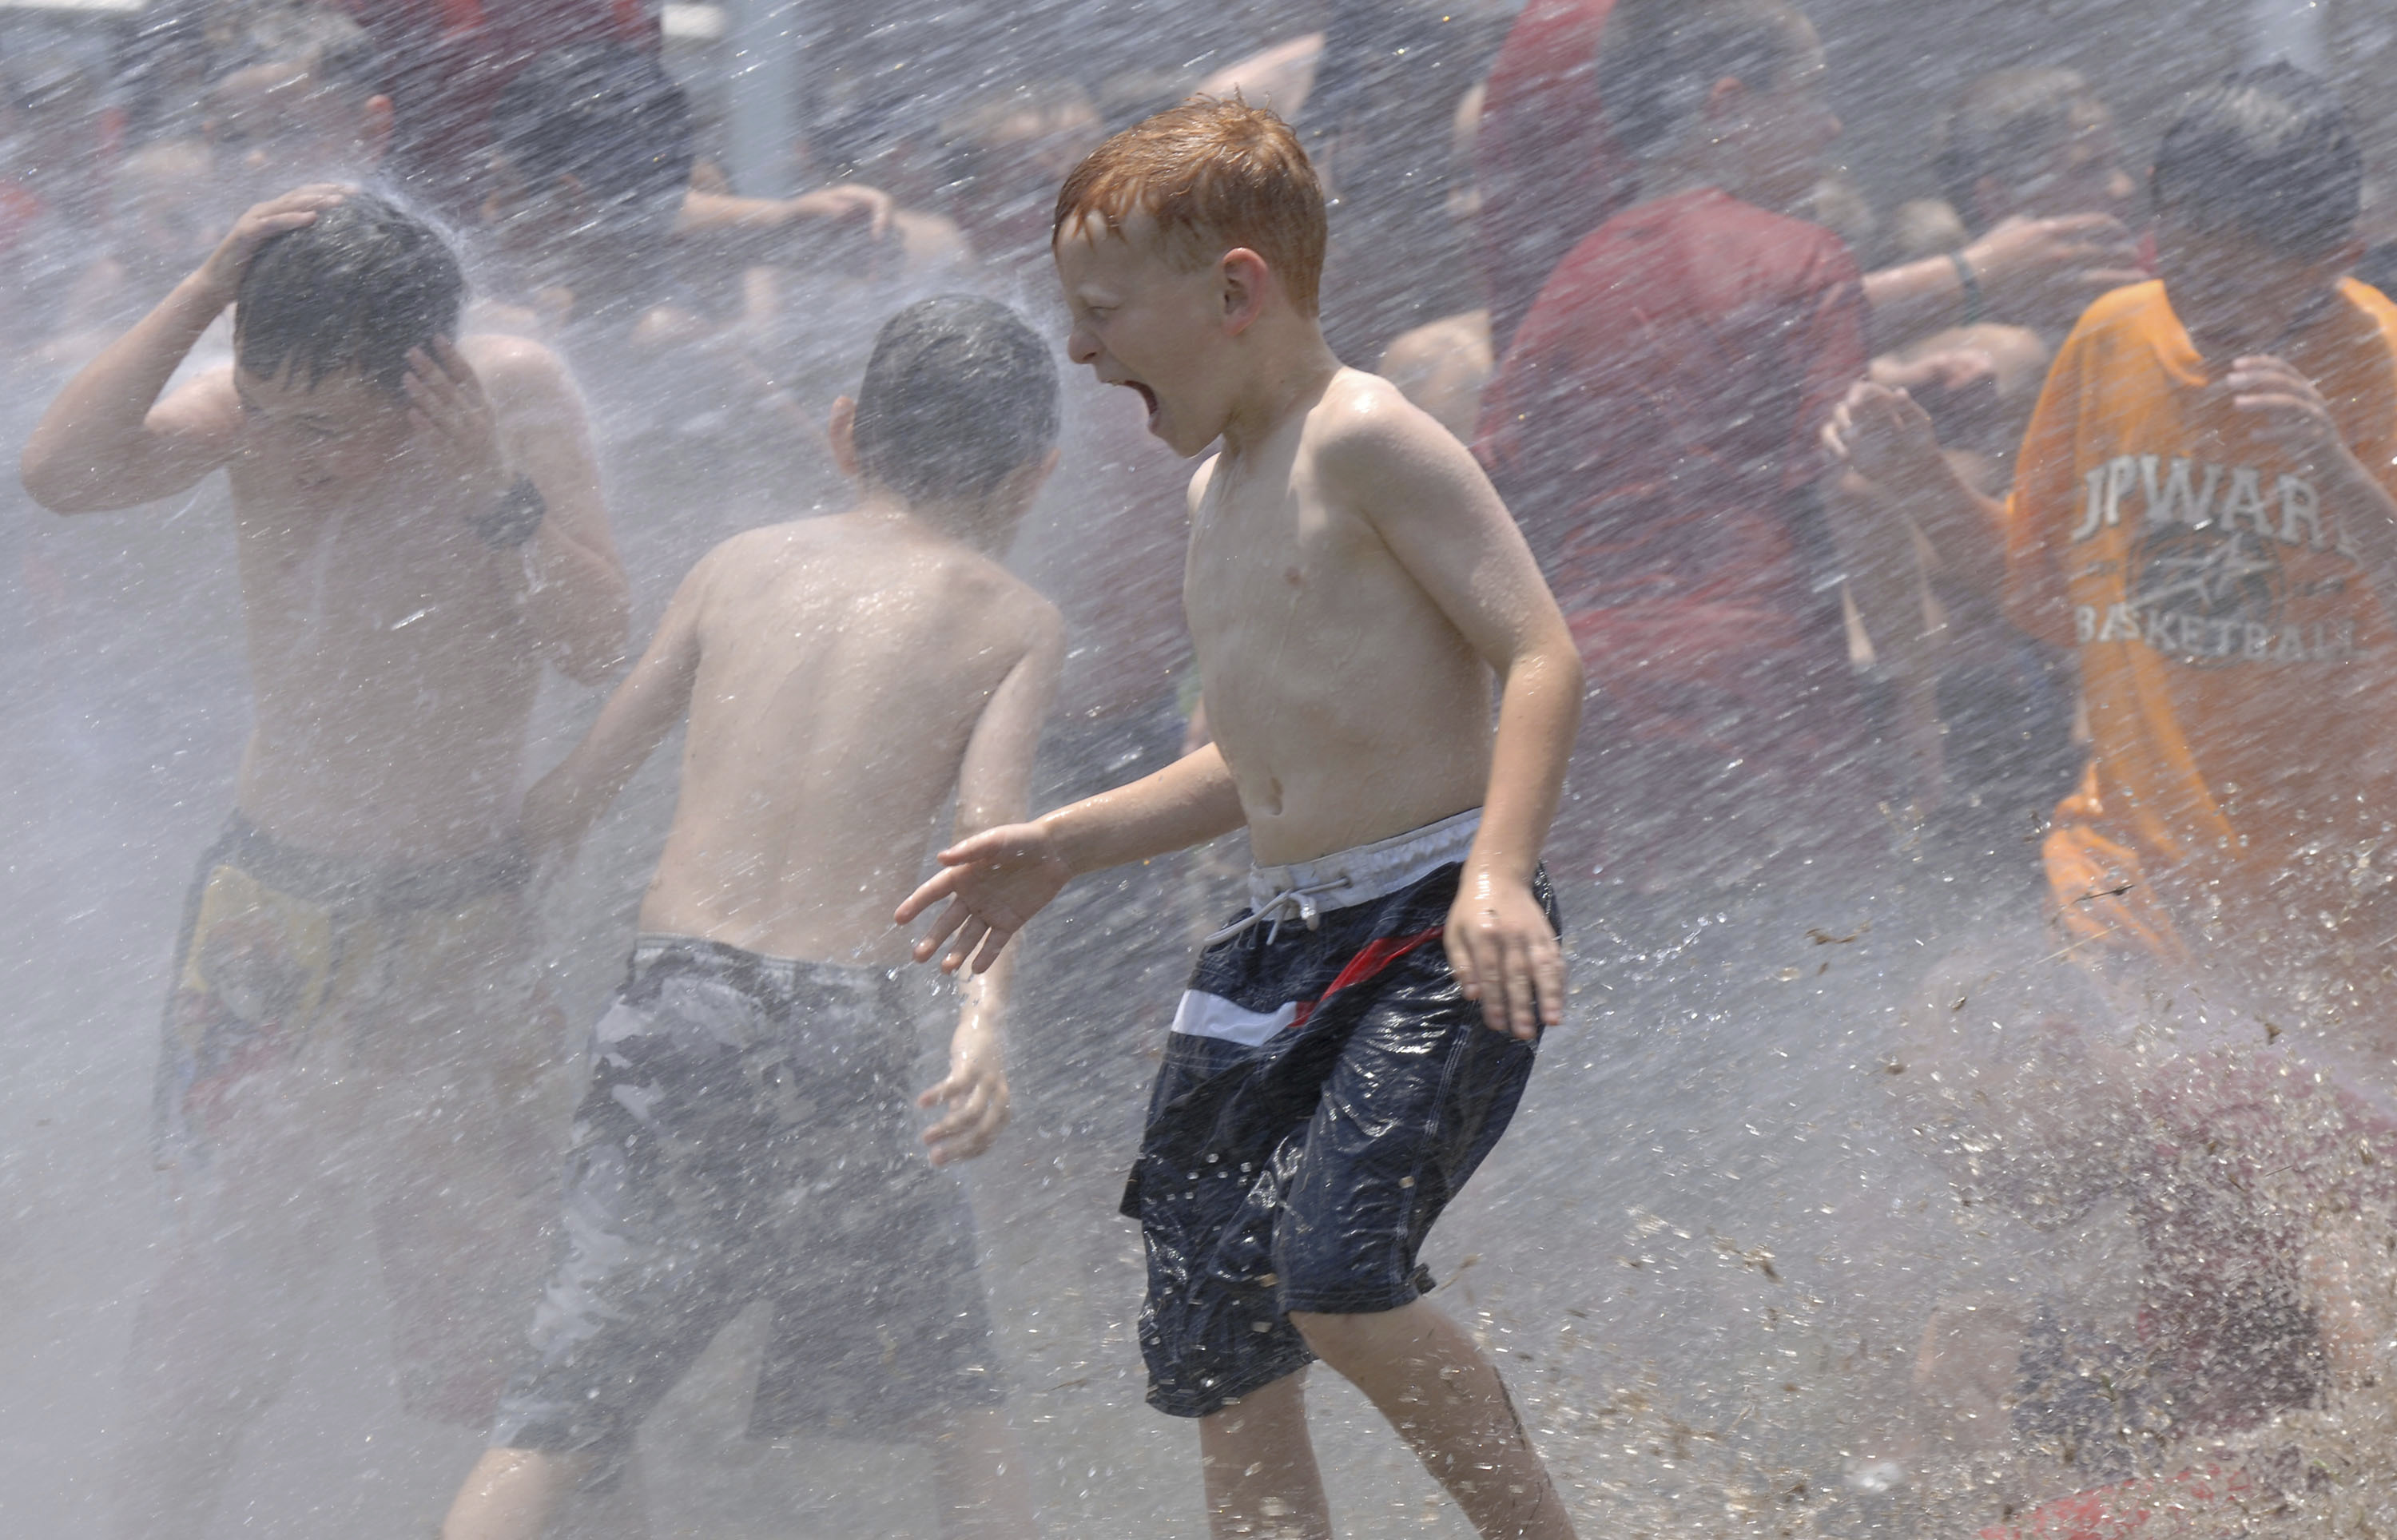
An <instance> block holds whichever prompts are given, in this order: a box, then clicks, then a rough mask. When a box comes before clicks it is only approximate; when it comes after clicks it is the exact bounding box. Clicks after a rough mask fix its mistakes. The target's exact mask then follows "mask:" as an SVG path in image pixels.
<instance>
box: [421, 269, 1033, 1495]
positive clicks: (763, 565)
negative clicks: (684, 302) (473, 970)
mask: <svg viewBox="0 0 2397 1540" xmlns="http://www.w3.org/2000/svg"><path fill="white" fill-rule="evenodd" d="M1056 381H1057V375H1056V366H1055V365H1054V364H1053V363H1052V362H1051V359H1050V355H1049V351H1048V348H1047V347H1046V346H1045V345H1044V344H1043V343H1042V342H1041V341H1040V339H1038V337H1037V336H1035V335H1034V334H1033V333H1032V331H1031V330H1030V329H1029V328H1028V327H1026V326H1025V325H1024V324H1023V323H1022V322H1021V321H1019V320H1017V319H1016V318H1015V316H1014V315H1013V314H1012V313H1011V312H1009V311H1008V310H1007V309H1006V308H1005V307H1003V306H1000V305H998V304H994V303H992V302H990V301H988V300H984V299H969V298H962V297H952V298H947V299H928V300H925V301H923V302H922V303H920V304H917V305H913V306H910V307H909V308H907V309H906V310H904V311H902V312H899V313H898V314H897V315H896V316H893V317H892V318H891V321H890V322H889V323H888V324H887V325H885V326H884V327H883V328H882V334H881V336H880V338H879V339H878V340H877V343H876V345H875V350H874V353H873V357H872V359H871V360H870V362H869V363H868V364H867V365H866V370H865V378H864V383H863V384H862V385H861V386H860V387H859V389H858V392H857V397H856V399H855V400H854V401H851V400H850V399H849V398H847V397H843V398H842V399H841V400H840V401H839V402H838V403H837V405H836V406H835V407H834V412H833V418H832V425H831V427H832V433H831V437H832V447H833V452H834V455H835V456H836V458H837V459H838V460H839V462H840V464H841V467H842V469H843V470H844V471H847V472H848V473H849V474H850V476H852V477H853V478H854V479H856V481H857V482H858V483H859V485H860V488H861V493H862V496H861V498H860V500H859V504H858V506H857V507H856V508H855V509H854V510H852V511H850V512H847V513H843V514H840V515H838V516H837V517H833V518H819V519H806V520H802V521H800V522H798V523H796V524H776V525H772V526H770V527H768V528H763V529H757V530H752V531H750V532H749V533H747V534H745V535H740V536H736V537H734V538H732V539H730V540H728V541H726V542H725V543H724V544H722V545H720V546H718V547H716V550H715V551H711V552H710V553H709V554H708V555H707V556H706V557H705V558H704V559H703V560H702V561H701V562H700V564H698V566H696V567H695V568H693V569H692V571H691V573H690V577H688V578H685V579H684V581H683V584H682V588H681V590H680V591H679V592H677V593H676V596H675V599H674V601H673V603H672V604H670V605H669V606H668V607H667V610H666V614H665V618H664V620H663V622H662V623H661V624H660V626H659V628H658V634H657V639H656V640H655V641H653V642H652V643H650V644H649V651H648V653H647V654H645V655H644V656H643V657H642V658H641V661H640V662H639V663H638V664H637V665H636V667H635V668H634V670H633V671H632V673H631V674H630V675H629V676H628V677H627V678H626V679H625V681H624V683H623V684H622V685H621V686H619V687H618V689H617V691H616V694H615V697H613V698H612V699H610V700H609V703H608V705H607V708H606V709H605V710H602V711H601V712H600V715H599V719H598V721H597V722H596V723H595V724H593V725H592V728H591V732H590V735H589V736H588V737H585V738H584V739H583V743H582V744H581V746H579V747H578V748H577V749H576V750H574V752H573V753H571V754H570V755H569V756H568V757H567V759H566V761H565V762H564V763H561V764H560V765H559V766H558V767H557V768H556V770H554V771H552V772H551V773H550V774H549V775H548V776H547V777H544V778H543V779H542V781H541V783H540V784H539V785H537V786H535V787H534V788H533V789H532V790H531V791H530V792H529V794H528V795H527V797H526V802H525V830H526V835H527V838H528V840H529V843H531V844H532V846H533V847H534V848H535V849H536V850H537V851H541V852H552V851H556V852H567V851H571V850H572V849H573V848H574V847H575V846H576V845H577V844H579V843H581V841H582V838H583V834H584V832H585V831H586V830H589V828H590V827H591V824H592V820H593V819H595V818H596V817H597V816H598V815H599V813H600V812H601V811H602V810H603V809H604V808H605V807H606V806H607V805H608V803H609V802H611V801H612V800H613V799H614V798H615V796H616V794H617V792H619V791H620V790H623V786H624V783H625V782H626V780H628V779H629V778H630V777H632V775H633V773H634V771H636V769H638V768H639V767H640V764H641V762H642V761H643V760H645V759H647V758H648V757H649V753H650V751H651V750H654V749H655V748H656V747H657V745H658V743H659V742H660V740H662V739H663V737H665V736H666V734H667V733H668V732H669V731H670V730H672V729H673V728H674V726H675V725H676V724H678V723H680V722H682V721H683V719H684V718H685V716H686V715H688V716H689V718H690V737H689V739H688V741H687V744H686V747H685V749H684V752H683V776H682V790H681V795H680V798H679V800H678V802H677V803H676V807H675V817H674V828H673V830H672V831H671V832H670V833H669V834H668V835H667V837H666V844H665V853H664V856H663V858H662V859H661V860H660V862H659V864H658V870H657V874H656V876H655V877H654V878H653V879H652V880H651V881H650V883H649V893H648V896H646V897H645V898H644V899H643V901H642V904H641V919H640V928H641V933H642V934H641V936H640V938H639V939H638V941H637V942H636V944H635V947H634V949H633V960H632V967H631V973H630V976H629V978H628V979H627V981H626V983H625V985H624V987H623V989H622V990H621V991H620V992H619V993H618V995H617V996H616V999H615V1001H614V1002H613V1003H612V1004H611V1005H610V1006H609V1010H608V1012H607V1014H606V1015H605V1016H602V1017H601V1018H600V1020H599V1024H598V1026H597V1028H596V1029H595V1031H594V1038H593V1042H592V1056H593V1074H592V1079H591V1084H590V1089H589V1092H588V1094H587V1095H585V1096H584V1098H583V1105H582V1108H581V1109H580V1111H579V1112H578V1113H577V1114H576V1118H575V1133H574V1145H573V1149H572V1152H571V1153H570V1155H569V1158H568V1162H567V1175H566V1222H565V1232H566V1238H567V1239H566V1244H565V1248H564V1250H563V1251H562V1252H561V1253H560V1254H559V1255H558V1258H557V1260H556V1263H555V1265H554V1267H553V1268H552V1271H551V1274H550V1281H549V1286H548V1290H547V1292H546V1294H545V1295H544V1298H543V1301H542V1306H541V1308H540V1310H539V1311H538V1313H537V1314H536V1315H535V1317H534V1321H533V1356H532V1358H531V1360H530V1361H529V1362H528V1363H527V1364H526V1366H525V1367H524V1369H523V1370H522V1372H521V1373H520V1374H518V1376H517V1377H516V1381H515V1382H514V1383H513V1385H512V1386H511V1387H510V1388H509V1390H508V1393H507V1395H506V1397H505V1398H504V1400H503V1401H502V1405H501V1409H500V1416H499V1427H498V1431H497V1432H496V1433H495V1434H494V1436H493V1439H492V1445H493V1447H492V1448H491V1449H490V1451H489V1453H488V1454H485V1456H484V1457H483V1461H482V1464H481V1465H479V1466H478V1467H476V1468H475V1472H474V1474H473V1475H472V1476H471V1477H470V1478H469V1479H468V1480H467V1482H466V1486H465V1489H464V1490H463V1491H462V1493H460V1494H459V1497H458V1500H457V1503H456V1505H455V1506H454V1507H452V1508H451V1509H450V1513H449V1523H448V1525H447V1526H446V1527H445V1529H444V1531H443V1533H444V1534H445V1535H446V1536H447V1537H448V1540H499V1537H501V1536H521V1537H524V1540H532V1537H534V1536H537V1535H539V1534H540V1533H542V1528H543V1526H544V1525H545V1524H546V1523H547V1522H548V1520H549V1519H550V1516H551V1515H552V1513H553V1512H554V1511H556V1508H557V1507H558V1504H559V1502H560V1500H561V1499H562V1498H564V1497H565V1496H566V1494H568V1492H569V1490H570V1489H571V1488H573V1487H574V1486H576V1485H578V1484H581V1485H583V1486H586V1487H588V1486H590V1485H593V1484H594V1483H592V1482H591V1481H590V1480H589V1478H590V1477H591V1476H593V1475H595V1474H596V1475H598V1476H600V1477H601V1478H602V1480H600V1481H599V1482H597V1483H596V1484H597V1485H598V1486H600V1487H601V1488H602V1489H605V1488H606V1487H607V1486H608V1485H609V1483H608V1482H607V1480H605V1478H606V1476H607V1475H608V1474H609V1470H608V1467H609V1465H611V1464H612V1462H613V1461H615V1460H616V1459H618V1458H620V1457H621V1456H622V1455H623V1453H624V1450H625V1447H626V1445H627V1444H628V1443H629V1441H630V1440H631V1439H632V1436H633V1434H634V1433H635V1431H636V1429H637V1428H638V1427H639V1425H640V1422H641V1419H642V1418H643V1417H644V1416H646V1415H647V1414H648V1413H649V1409H650V1408H652V1407H653V1406H655V1405H656V1404H657V1402H658V1400H659V1398H660V1397H662V1396H663V1395H664V1394H665V1393H666V1392H667V1391H668V1390H670V1389H672V1388H673V1387H674V1384H675V1382H676V1380H678V1379H680V1378H681V1377H682V1374H683V1372H684V1371H685V1370H687V1369H689V1368H690V1364H691V1362H692V1361H693V1360H695V1359H696V1358H698V1356H699V1354H700V1352H701V1351H702V1349H703V1348H705V1347H706V1346H707V1345H708V1342H709V1341H710V1340H711V1339H712V1338H713V1337H714V1336H715V1335H716V1332H717V1330H718V1329H720V1328H721V1327H722V1326H723V1325H724V1324H725V1322H727V1321H730V1319H731V1318H732V1317H733V1316H734V1315H735V1314H737V1313H738V1312H739V1311H740V1310H741V1308H743V1306H744V1305H746V1304H748V1303H749V1302H750V1301H751V1300H754V1299H758V1298H764V1299H769V1300H771V1301H772V1302H773V1304H774V1308H775V1312H776V1314H775V1327H774V1335H773V1340H772V1343H771V1345H770V1347H769V1348H768V1350H767V1355H766V1362H765V1366H764V1368H763V1370H762V1371H761V1373H760V1374H759V1377H758V1386H757V1403H756V1406H755V1409H754V1411H753V1413H752V1415H751V1419H750V1427H751V1431H752V1432H753V1433H756V1434H758V1435H759V1436H762V1437H781V1436H785V1435H789V1434H792V1433H797V1432H807V1431H824V1430H828V1429H843V1428H845V1429H848V1430H849V1431H850V1433H851V1434H852V1435H855V1434H861V1433H863V1434H865V1435H869V1436H875V1437H883V1438H889V1439H892V1440H921V1441H923V1442H925V1443H926V1444H927V1445H928V1446H929V1448H930V1450H931V1454H932V1457H933V1462H934V1463H933V1474H934V1489H935V1492H936V1494H937V1495H938V1497H939V1500H940V1503H941V1512H942V1521H943V1528H944V1533H950V1534H965V1533H971V1534H977V1535H992V1536H998V1535H1006V1536H1020V1535H1027V1534H1029V1533H1032V1522H1033V1520H1032V1518H1031V1505H1030V1498H1029V1492H1028V1488H1027V1487H1026V1485H1025V1482H1024V1472H1023V1462H1022V1460H1021V1459H1011V1458H1010V1454H1009V1448H1008V1441H1007V1440H1008V1434H1007V1427H1006V1423H1005V1420H1004V1414H1003V1413H1002V1411H1001V1409H1000V1406H999V1391H998V1386H997V1384H996V1383H995V1379H994V1376H993V1375H991V1374H989V1373H988V1370H987V1365H988V1363H989V1354H990V1343H989V1326H988V1321H987V1314H986V1310H985V1307H984V1301H983V1294H982V1288H981V1285H980V1283H979V1281H977V1279H976V1277H975V1273H974V1255H973V1252H974V1245H973V1229H972V1223H971V1217H970V1216H969V1215H968V1214H967V1212H966V1206H965V1197H964V1193H963V1191H962V1190H961V1189H960V1188H958V1187H957V1184H956V1183H955V1182H954V1181H952V1180H950V1179H948V1178H946V1177H944V1176H943V1175H940V1174H939V1173H937V1172H935V1171H934V1170H933V1169H932V1168H933V1166H935V1165H942V1164H946V1163H948V1162H952V1161H957V1160H964V1159H966V1158H968V1157H971V1156H973V1155H978V1154H980V1153H981V1152H982V1151H983V1150H984V1149H986V1148H989V1146H990V1143H991V1141H992V1140H993V1139H994V1138H996V1137H998V1133H999V1131H1000V1129H1001V1128H1003V1127H1004V1126H1005V1125H1006V1122H1007V1116H1008V1092H1007V1079H1006V1075H1005V1072H1004V1068H1003V1065H1002V1055H1001V1043H1000V1039H999V1010H1000V1003H1001V998H1002V997H1001V993H1000V990H1001V989H1002V987H1003V985H1004V982H1005V979H1004V976H1003V975H998V974H990V975H985V976H983V977H981V978H979V979H977V980H974V981H973V983H972V985H971V987H970V989H969V990H968V993H967V1000H966V1003H965V1005H964V1007H963V1009H962V1010H961V1012H960V1013H959V1015H958V1017H957V1030H956V1033H955V1035H954V1036H953V1037H952V1038H951V1040H950V1054H949V1063H950V1069H949V1074H948V1076H947V1078H946V1079H944V1080H943V1081H942V1082H941V1083H939V1084H938V1085H935V1086H934V1087H932V1088H931V1090H929V1091H927V1092H925V1093H924V1094H923V1095H921V1096H920V1097H918V1098H917V1103H918V1104H919V1105H921V1106H924V1107H931V1106H935V1105H939V1104H946V1106H947V1108H948V1112H947V1115H946V1116H945V1117H944V1118H943V1119H942V1120H941V1121H940V1122H937V1123H935V1124H934V1125H933V1126H932V1127H931V1128H930V1129H929V1130H927V1131H925V1133H924V1134H923V1135H922V1144H919V1143H918V1142H917V1136H916V1133H915V1129H914V1126H913V1121H912V1119H911V1116H910V1113H909V1109H908V1103H907V1098H906V1096H905V1095H904V1084H905V1081H906V1077H907V1076H908V1075H909V1074H910V1072H911V1071H912V1069H913V1066H914V1060H915V1050H916V1031H915V1016H914V1011H913V1009H912V1008H911V1005H910V1003H909V1001H908V999H907V996H906V992H905V991H904V990H903V989H901V987H900V984H899V982H898V972H897V969H898V965H899V964H901V963H904V962H905V960H906V951H905V943H904V939H903V938H902V937H901V936H899V935H898V934H897V933H895V932H893V931H892V930H891V926H890V924H889V923H888V922H887V921H886V920H885V919H884V916H885V915H887V914H888V913H889V912H890V909H891V905H893V904H895V903H897V902H898V901H899V900H900V899H901V898H902V897H903V896H904V895H905V894H906V892H907V890H908V888H909V887H910V886H911V885H912V883H914V881H915V878H916V876H917V872H918V871H919V870H920V869H921V866H922V859H923V850H924V846H925V844H926V835H927V832H928V831H929V830H931V828H932V826H933V820H934V819H935V818H937V817H938V816H939V815H940V811H941V808H942V805H943V804H944V803H946V802H947V801H948V799H949V797H950V794H951V792H952V791H954V792H955V793H956V796H957V827H958V829H959V830H963V831H969V832H971V831H972V830H982V829H987V828H990V827H992V826H994V825H1000V824H1005V823H1007V822H1008V821H1009V820H1011V819H1016V818H1021V817H1022V816H1024V806H1025V798H1026V794H1027V790H1026V789H1027V786H1028V783H1029V780H1030V777H1031V773H1032V763H1033V755H1034V751H1035V750H1036V748H1037V747H1038V741H1039V737H1040V724H1041V720H1042V718H1043V716H1044V715H1045V714H1046V713H1047V711H1048V708H1049V700H1050V697H1051V693H1052V692H1053V690H1054V687H1055V684H1056V678H1057V670H1058V665H1059V662H1060V660H1061V658H1062V657H1063V655H1064V635H1065V631H1064V626H1063V623H1062V622H1061V621H1060V620H1059V618H1058V616H1057V612H1056V610H1055V608H1054V607H1053V606H1051V604H1049V602H1048V601H1047V600H1045V599H1042V598H1041V597H1040V596H1039V595H1038V594H1036V593H1034V592H1033V591H1031V590H1030V589H1028V588H1026V587H1025V586H1024V584H1023V583H1022V582H1020V581H1018V580H1017V579H1016V578H1012V577H1011V576H1010V575H1009V574H1008V573H1007V571H1006V569H1005V568H1003V567H1001V566H1000V565H999V564H998V556H999V554H1000V553H1002V552H1003V551H1005V549H1006V546H1007V544H1008V541H1009V540H1010V538H1011V537H1012V536H1013V534H1014V531H1015V526H1016V524H1018V523H1019V522H1020V521H1021V520H1022V518H1023V516H1024V510H1025V509H1026V508H1027V507H1029V506H1030V504H1031V501H1032V498H1033V497H1034V496H1035V495H1036V494H1037V493H1038V491H1039V489H1040V485H1041V483H1042V482H1043V481H1044V480H1045V479H1046V478H1047V476H1048V474H1049V471H1050V470H1051V467H1052V466H1053V465H1054V464H1055V463H1056V455H1057V452H1056V442H1057V383H1056ZM922 1145H930V1146H931V1150H930V1159H929V1160H928V1159H927V1152H926V1151H925V1149H924V1148H922ZM616 1500H617V1501H620V1502H621V1501H623V1497H622V1496H621V1494H620V1495H619V1497H618V1498H617V1499H616Z"/></svg>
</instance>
